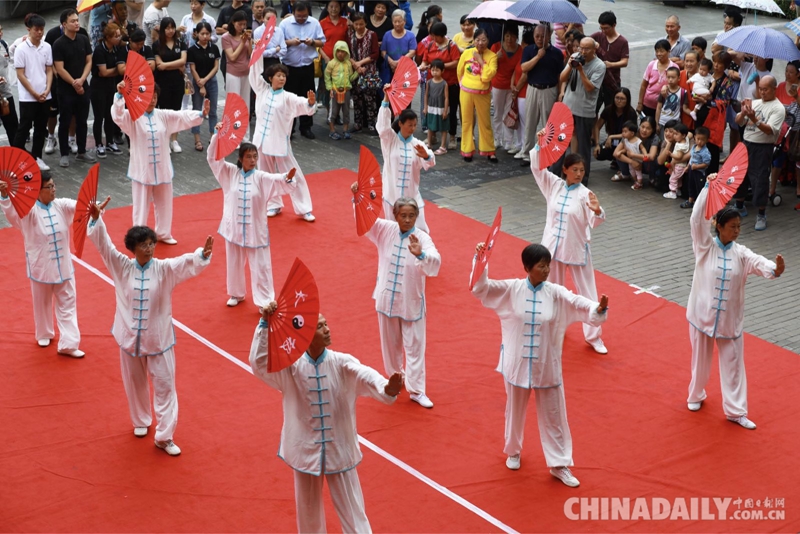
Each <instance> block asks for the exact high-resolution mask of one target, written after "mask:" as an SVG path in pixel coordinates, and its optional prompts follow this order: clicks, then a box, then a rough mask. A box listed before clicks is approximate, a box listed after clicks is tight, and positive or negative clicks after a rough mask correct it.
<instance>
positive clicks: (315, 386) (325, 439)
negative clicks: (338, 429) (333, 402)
mask: <svg viewBox="0 0 800 534" xmlns="http://www.w3.org/2000/svg"><path fill="white" fill-rule="evenodd" d="M327 354H328V349H323V351H322V354H320V356H319V358H317V359H316V361H315V360H314V359H313V358H311V356H310V355H309V354H308V353H307V352H306V353H305V355H306V356H307V357H308V359H309V360H311V362H312V365H313V366H314V374H313V375H311V376H308V379H309V380H315V381H316V383H312V387H310V388H309V389H308V390H309V391H310V392H312V393H314V392H316V394H317V401H316V402H313V401H312V403H311V406H312V409H311V410H312V415H311V418H312V419H318V420H319V422H317V421H314V422H313V424H314V425H318V426H312V427H311V430H312V431H314V432H319V433H320V434H319V435H318V436H317V437H318V438H319V439H315V440H314V443H315V444H318V445H321V448H320V471H321V472H323V473H324V472H325V449H326V446H327V444H328V443H333V437H331V436H330V433H331V431H332V430H333V427H332V426H331V424H332V423H331V422H330V421H326V418H328V417H331V413H330V411H329V412H328V413H326V412H325V405H329V404H330V401H329V400H324V399H323V397H322V392H323V391H329V388H328V387H324V385H323V382H322V381H323V379H326V378H328V375H327V374H320V369H319V366H320V364H322V362H323V361H325V357H326V356H327ZM328 395H330V393H329V394H328ZM315 406H316V410H317V413H316V414H315V413H314V410H315V408H314V407H315ZM326 432H328V433H329V435H326V434H325V433H326Z"/></svg>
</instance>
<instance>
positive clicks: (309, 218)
mask: <svg viewBox="0 0 800 534" xmlns="http://www.w3.org/2000/svg"><path fill="white" fill-rule="evenodd" d="M303 220H304V221H306V222H314V221H316V220H317V218H316V217H314V214H313V213H311V212H310V211H309V212H308V213H306V214H305V215H303Z"/></svg>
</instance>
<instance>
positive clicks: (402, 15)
mask: <svg viewBox="0 0 800 534" xmlns="http://www.w3.org/2000/svg"><path fill="white" fill-rule="evenodd" d="M395 17H400V18H401V19H403V20H406V12H405V11H403V10H402V9H395V10H394V11H392V20H394V18H395Z"/></svg>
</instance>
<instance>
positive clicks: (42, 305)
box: [0, 178, 84, 358]
mask: <svg viewBox="0 0 800 534" xmlns="http://www.w3.org/2000/svg"><path fill="white" fill-rule="evenodd" d="M0 207H1V208H2V209H3V213H4V214H5V216H6V219H8V222H9V224H10V225H11V226H13V227H14V228H18V229H19V230H20V231H21V232H22V238H23V240H24V241H25V259H26V263H27V264H28V269H27V270H28V278H30V280H31V294H32V295H33V324H34V328H35V330H36V341H37V342H38V343H39V346H40V347H47V346H49V345H50V340H51V339H53V337H55V331H54V330H53V302H55V305H56V306H55V316H56V323H57V324H58V331H59V334H60V337H59V339H58V353H59V354H64V355H66V356H72V357H73V358H82V357H83V356H84V352H83V351H82V350H80V349H79V348H78V346H79V345H80V342H81V332H80V330H78V307H77V304H76V298H75V273H74V269H73V267H72V254H71V253H70V251H69V226H70V225H71V224H72V218H73V216H74V215H75V201H74V200H70V199H66V198H58V199H57V198H56V184H55V183H54V182H53V179H52V178H42V188H41V190H40V191H39V199H38V200H37V201H36V204H35V205H34V206H33V208H31V211H30V212H29V213H28V214H27V215H26V216H25V217H23V218H22V219H20V218H19V215H17V210H15V209H14V206H13V205H12V204H11V199H10V198H9V197H8V185H7V184H6V182H3V181H0ZM7 311H8V310H7Z"/></svg>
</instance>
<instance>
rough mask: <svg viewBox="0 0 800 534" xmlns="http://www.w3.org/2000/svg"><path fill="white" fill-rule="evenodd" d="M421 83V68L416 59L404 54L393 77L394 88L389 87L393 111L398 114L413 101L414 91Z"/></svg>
mask: <svg viewBox="0 0 800 534" xmlns="http://www.w3.org/2000/svg"><path fill="white" fill-rule="evenodd" d="M418 85H419V69H418V68H417V64H416V63H414V60H413V59H411V58H409V57H408V56H403V57H401V58H400V61H399V62H398V63H397V69H395V71H394V77H392V88H391V89H389V103H391V105H392V113H394V114H395V115H397V114H398V113H400V112H401V111H403V110H404V109H406V107H408V104H410V103H411V100H412V99H413V98H414V93H416V92H417V86H418Z"/></svg>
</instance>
